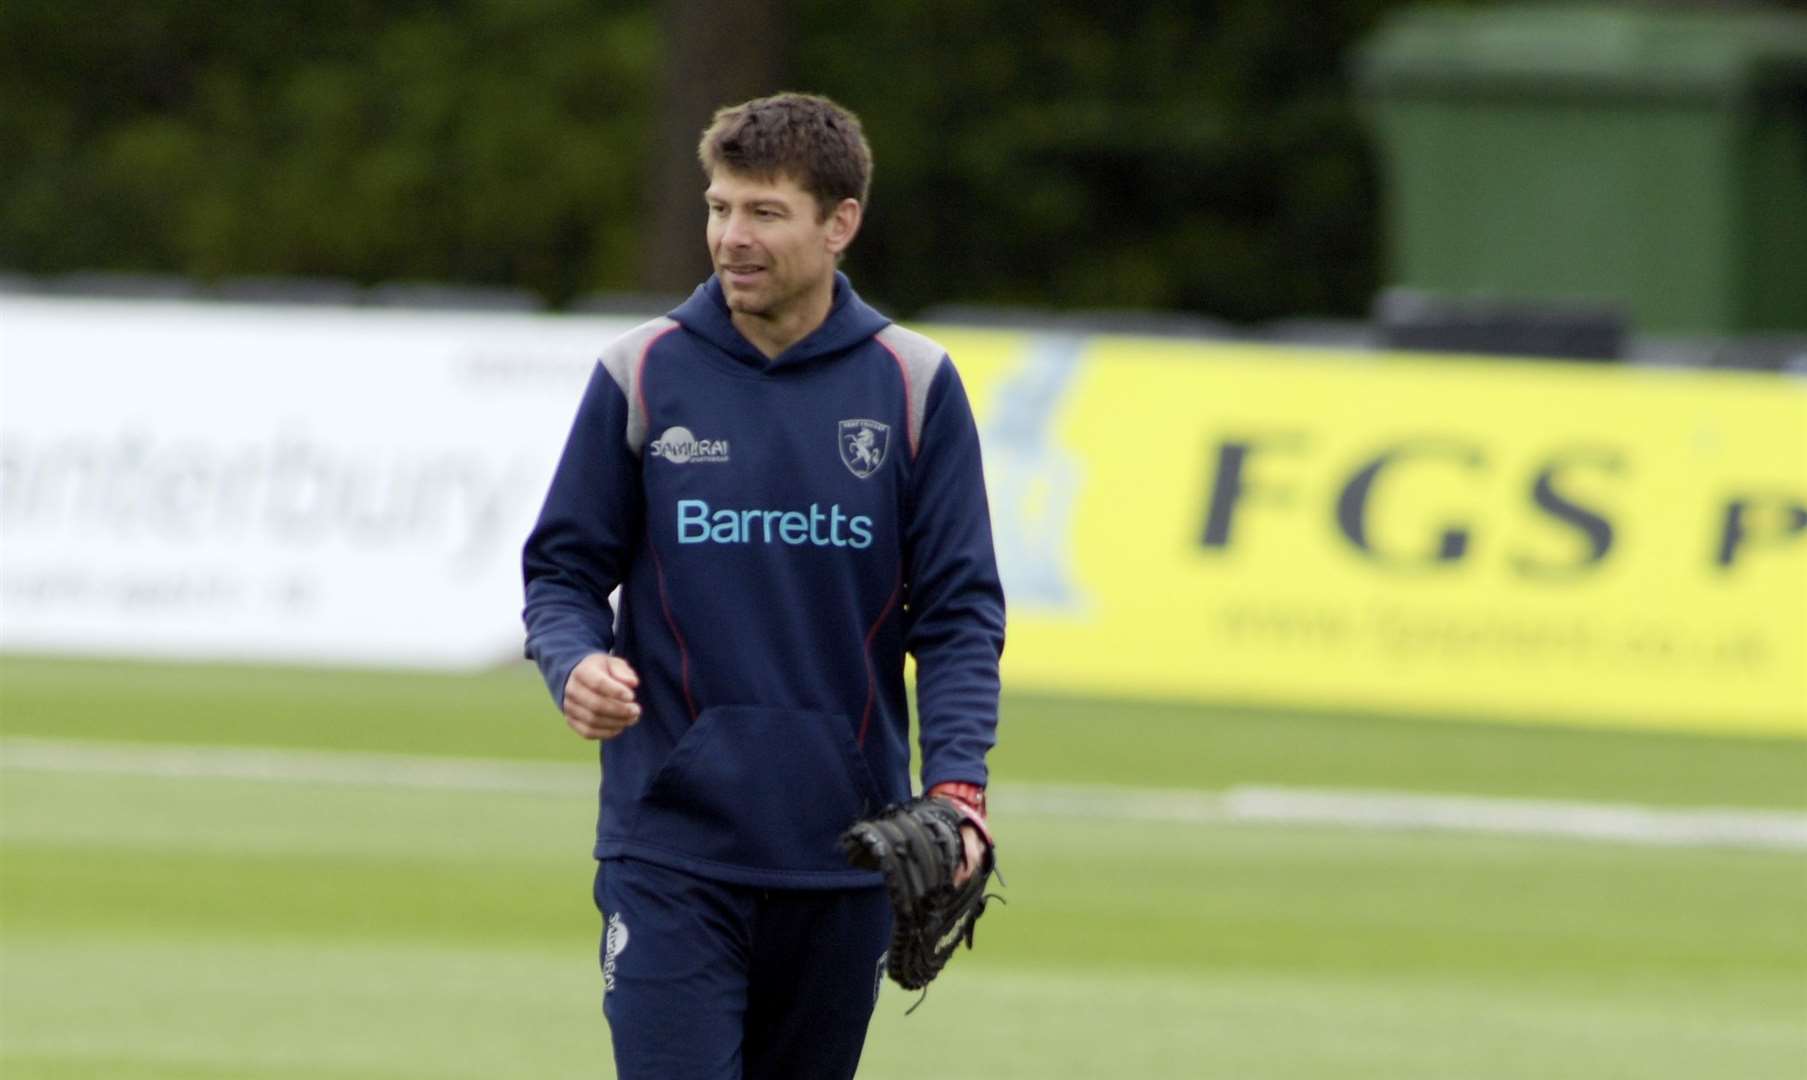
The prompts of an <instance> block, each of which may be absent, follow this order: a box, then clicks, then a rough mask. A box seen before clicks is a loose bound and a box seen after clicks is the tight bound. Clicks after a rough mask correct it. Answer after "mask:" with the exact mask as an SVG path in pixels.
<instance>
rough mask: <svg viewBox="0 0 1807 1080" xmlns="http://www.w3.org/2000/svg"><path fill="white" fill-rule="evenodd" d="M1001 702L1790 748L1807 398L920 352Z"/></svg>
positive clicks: (1806, 486)
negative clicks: (989, 536) (1280, 714)
mask: <svg viewBox="0 0 1807 1080" xmlns="http://www.w3.org/2000/svg"><path fill="white" fill-rule="evenodd" d="M931 333H935V334H936V336H937V337H938V338H939V340H941V341H942V342H943V343H944V344H946V345H947V346H948V348H949V350H950V352H952V354H953V356H954V358H955V361H956V364H957V366H958V367H959V369H960V372H961V374H962V377H963V378H964V380H965V382H966V384H967V388H968V391H969V393H970V394H971V396H972V398H973V402H974V408H975V412H976V414H977V415H978V418H979V422H980V426H981V428H982V429H983V433H984V439H985V460H986V470H987V475H988V482H989V487H990V490H991V495H992V517H993V522H994V526H995V533H996V538H997V543H998V551H999V559H1000V564H1001V568H1002V571H1003V574H1004V580H1005V589H1006V593H1007V596H1008V600H1009V605H1010V629H1009V642H1008V645H1007V647H1006V650H1005V658H1004V661H1005V678H1006V682H1007V685H1010V686H1014V687H1021V688H1030V689H1047V690H1058V691H1070V692H1079V693H1092V694H1105V695H1135V696H1156V697H1180V698H1191V699H1198V700H1209V701H1220V702H1229V703H1239V704H1249V705H1266V706H1281V707H1290V708H1303V709H1356V710H1373V711H1385V712H1391V713H1406V714H1422V715H1428V716H1441V717H1464V718H1477V719H1481V718H1488V719H1505V720H1533V721H1534V720H1551V721H1557V722H1579V723H1589V724H1602V725H1619V726H1628V727H1649V728H1676V729H1702V730H1716V731H1746V732H1768V733H1787V734H1794V735H1807V386H1804V385H1803V384H1802V383H1801V382H1800V381H1798V380H1795V379H1791V378H1787V377H1781V376H1775V375H1760V374H1744V373H1729V372H1704V371H1702V372H1693V371H1676V370H1657V369H1642V368H1626V367H1618V366H1607V365H1569V364H1551V363H1537V362H1531V361H1488V360H1480V359H1474V358H1465V357H1428V356H1422V355H1414V356H1411V357H1406V356H1398V355H1385V354H1373V353H1338V352H1329V351H1322V350H1311V349H1304V348H1298V349H1291V348H1274V347H1265V346H1254V345H1207V344H1200V343H1197V342H1176V341H1167V340H1159V339H1131V338H1110V337H1095V338H1078V337H1072V336H1059V335H1050V336H1037V335H1027V334H1001V333H990V332H977V331H963V330H942V331H938V332H937V331H933V330H932V331H931Z"/></svg>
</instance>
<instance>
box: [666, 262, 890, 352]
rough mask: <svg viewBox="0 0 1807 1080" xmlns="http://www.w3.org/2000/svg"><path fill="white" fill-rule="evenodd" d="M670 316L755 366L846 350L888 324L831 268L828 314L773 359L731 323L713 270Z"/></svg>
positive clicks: (888, 320) (726, 305)
mask: <svg viewBox="0 0 1807 1080" xmlns="http://www.w3.org/2000/svg"><path fill="white" fill-rule="evenodd" d="M671 317H672V318H673V319H675V320H677V321H678V323H679V324H680V325H682V326H683V327H684V329H686V330H688V331H690V332H691V333H693V334H695V335H697V336H698V337H700V338H702V339H703V340H705V341H707V342H709V343H710V344H711V345H714V346H715V347H717V348H719V349H721V350H722V351H723V352H725V353H727V354H728V355H729V356H732V357H734V359H736V360H739V361H740V362H742V363H744V364H747V365H748V366H750V367H753V368H756V369H758V370H761V371H771V370H775V369H777V368H780V367H790V366H793V365H796V364H802V363H805V362H807V361H810V360H815V359H817V358H819V357H824V356H832V355H834V354H835V353H841V352H846V351H847V350H848V349H851V348H853V347H854V346H855V345H858V344H860V343H861V342H863V341H865V340H866V339H868V338H870V337H872V335H874V334H876V333H878V332H879V331H880V330H883V329H884V328H885V327H887V326H889V325H891V320H890V319H887V318H885V317H884V316H883V315H880V314H879V313H878V312H877V311H875V310H874V309H873V308H872V307H871V306H869V305H868V304H867V303H866V302H865V301H864V300H861V299H860V298H859V294H857V293H855V292H854V291H853V284H852V283H851V282H849V281H848V280H847V275H846V274H843V273H841V272H840V271H838V270H837V271H835V275H834V299H833V300H832V301H830V303H829V306H828V317H827V318H826V319H823V320H822V325H821V326H818V327H816V328H815V329H814V330H812V331H810V332H809V333H808V334H806V335H804V337H803V340H801V341H799V342H797V343H796V344H794V345H792V346H791V347H790V348H788V349H786V350H784V352H782V353H780V354H778V356H776V357H774V358H770V359H768V358H767V357H766V355H765V354H764V353H762V352H760V351H759V349H758V348H756V347H755V346H754V345H753V343H752V342H750V341H748V340H747V339H746V338H745V337H743V336H742V335H741V332H740V331H739V330H737V329H735V328H734V321H733V319H732V318H731V316H730V313H729V311H728V301H727V299H726V298H725V297H723V296H722V284H721V281H720V280H718V279H717V278H716V277H715V275H713V274H711V275H710V276H709V280H708V281H705V282H703V283H702V284H701V285H698V286H697V287H696V291H695V292H694V293H691V294H690V299H688V300H686V301H684V302H683V303H682V304H679V305H678V306H677V307H676V308H674V309H673V310H672V312H671Z"/></svg>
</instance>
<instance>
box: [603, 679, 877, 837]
mask: <svg viewBox="0 0 1807 1080" xmlns="http://www.w3.org/2000/svg"><path fill="white" fill-rule="evenodd" d="M880 805H881V800H880V799H879V797H878V788H877V787H876V785H875V784H874V783H873V780H872V775H871V771H870V770H869V769H868V768H867V766H866V761H865V757H864V755H862V754H861V753H860V750H859V748H858V747H857V746H855V745H854V742H853V733H852V731H851V729H850V727H849V725H848V722H847V720H846V718H845V717H841V716H836V715H834V714H831V713H817V712H802V711H798V710H793V709H772V708H763V707H758V706H748V705H729V706H720V707H717V708H712V709H704V710H703V712H702V714H701V715H700V716H698V717H697V719H696V722H695V723H694V724H692V725H691V726H690V729H689V730H688V731H686V732H685V733H684V735H683V737H682V738H680V739H679V740H678V744H677V746H676V748H674V749H673V750H672V752H671V756H670V758H668V759H667V760H666V762H665V765H664V767H663V768H661V769H660V770H659V772H658V774H657V775H655V776H654V777H653V780H652V783H651V784H650V785H648V787H647V789H646V793H645V794H644V795H643V796H641V799H640V806H639V811H638V813H637V814H636V815H635V818H634V825H633V828H632V830H631V833H632V838H633V839H634V840H637V841H639V842H641V843H646V844H654V845H657V846H659V847H662V848H666V849H668V850H675V851H680V852H683V853H684V854H686V855H688V856H691V857H692V858H698V859H707V860H709V861H711V862H715V863H720V864H723V865H726V866H741V867H751V868H757V869H762V870H811V871H833V870H841V871H844V870H847V869H848V866H847V862H846V859H845V858H844V857H843V856H842V854H841V851H840V847H839V845H838V843H837V841H838V839H839V837H840V835H841V833H842V831H843V830H845V829H846V828H847V826H848V825H851V824H852V823H853V822H854V821H856V820H858V819H859V818H862V817H865V816H867V815H869V814H871V813H872V812H874V811H875V810H877V809H878V808H879V806H880Z"/></svg>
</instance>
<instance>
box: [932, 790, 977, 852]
mask: <svg viewBox="0 0 1807 1080" xmlns="http://www.w3.org/2000/svg"><path fill="white" fill-rule="evenodd" d="M928 793H929V794H930V795H938V796H940V797H941V798H944V799H946V800H948V801H949V802H951V803H953V804H954V805H955V806H957V807H959V808H960V813H961V815H962V816H963V817H965V818H966V820H968V821H970V822H972V824H973V828H975V829H978V830H979V835H981V836H983V837H985V842H986V843H988V844H989V843H992V839H991V827H990V826H989V825H987V824H986V822H985V789H984V788H982V787H980V786H979V785H977V784H968V783H965V782H962V781H959V780H947V781H943V782H942V783H939V784H936V785H935V786H934V787H932V788H930V789H929V792H928Z"/></svg>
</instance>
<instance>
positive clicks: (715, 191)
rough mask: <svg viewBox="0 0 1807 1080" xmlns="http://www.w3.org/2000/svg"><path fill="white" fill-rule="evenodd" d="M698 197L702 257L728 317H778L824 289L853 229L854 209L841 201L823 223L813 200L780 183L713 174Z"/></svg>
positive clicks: (856, 210)
mask: <svg viewBox="0 0 1807 1080" xmlns="http://www.w3.org/2000/svg"><path fill="white" fill-rule="evenodd" d="M703 198H704V201H705V202H707V203H708V205H709V228H708V230H707V235H708V240H709V256H710V258H711V259H712V260H713V261H714V263H715V272H716V275H717V276H718V277H719V278H720V279H721V283H722V293H723V295H725V296H726V297H727V300H728V310H730V311H732V312H735V313H736V314H742V315H753V316H758V317H762V318H779V317H782V316H783V315H784V314H785V312H786V311H787V310H788V309H790V308H792V307H793V306H794V305H796V304H797V303H798V302H799V301H800V300H801V299H802V298H803V297H805V296H807V295H809V294H810V293H811V292H812V291H813V290H816V289H820V288H826V287H830V286H829V284H828V283H829V282H831V281H832V280H833V278H834V269H835V256H836V255H838V254H840V252H842V251H844V250H845V249H846V247H847V245H848V244H849V243H851V242H852V240H853V232H854V230H856V229H857V228H858V226H859V203H857V202H855V201H854V200H852V199H847V200H844V201H843V202H842V204H841V205H840V206H839V207H836V208H835V209H834V210H833V211H832V212H831V213H830V214H829V215H828V217H827V218H826V219H823V217H822V216H821V212H820V209H819V207H818V205H817V203H816V199H815V196H813V195H811V194H810V193H809V192H807V191H804V190H803V188H802V187H800V186H798V184H797V182H796V181H795V180H793V179H791V178H790V177H788V176H780V177H777V178H775V179H771V180H758V179H753V178H751V177H746V176H741V175H739V174H737V173H733V172H729V171H728V170H726V169H717V170H715V174H714V176H713V177H712V178H711V180H710V182H709V189H708V190H707V191H705V192H704V193H703Z"/></svg>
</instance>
